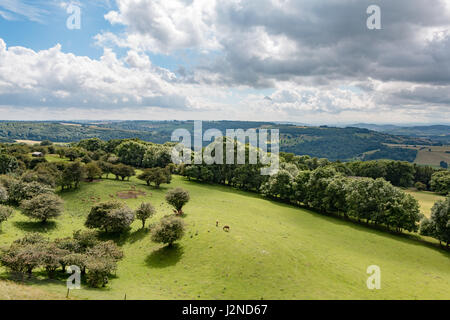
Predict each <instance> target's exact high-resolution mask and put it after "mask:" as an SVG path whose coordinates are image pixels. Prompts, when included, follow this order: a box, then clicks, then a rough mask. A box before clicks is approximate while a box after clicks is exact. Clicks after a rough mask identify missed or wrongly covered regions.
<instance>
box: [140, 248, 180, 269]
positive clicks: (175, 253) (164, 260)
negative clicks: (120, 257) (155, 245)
mask: <svg viewBox="0 0 450 320" xmlns="http://www.w3.org/2000/svg"><path fill="white" fill-rule="evenodd" d="M183 251H184V250H183V247H181V246H180V245H178V244H174V245H172V246H171V247H169V246H164V247H162V248H160V249H158V250H155V251H153V252H152V253H151V254H150V255H148V257H147V258H146V259H145V263H146V264H147V266H149V267H152V268H166V267H170V266H173V265H175V264H177V263H178V261H180V259H181V257H182V256H183Z"/></svg>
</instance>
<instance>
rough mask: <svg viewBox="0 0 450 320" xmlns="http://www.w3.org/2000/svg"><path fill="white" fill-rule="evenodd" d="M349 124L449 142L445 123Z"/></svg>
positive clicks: (448, 131)
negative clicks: (404, 124)
mask: <svg viewBox="0 0 450 320" xmlns="http://www.w3.org/2000/svg"><path fill="white" fill-rule="evenodd" d="M351 126H352V127H356V128H364V129H369V130H374V131H379V132H384V133H389V134H394V135H403V136H410V137H418V138H426V139H431V140H434V141H438V142H441V143H443V144H450V126H447V125H431V126H411V127H402V126H395V125H376V124H365V123H359V124H354V125H351Z"/></svg>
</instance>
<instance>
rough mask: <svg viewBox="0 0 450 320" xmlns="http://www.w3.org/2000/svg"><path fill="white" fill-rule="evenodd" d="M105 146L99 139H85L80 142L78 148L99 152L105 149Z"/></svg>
mask: <svg viewBox="0 0 450 320" xmlns="http://www.w3.org/2000/svg"><path fill="white" fill-rule="evenodd" d="M104 146H105V143H104V142H103V141H102V140H100V139H99V138H90V139H83V140H81V141H80V142H78V147H80V148H83V149H86V150H88V151H98V150H101V149H103V147H104Z"/></svg>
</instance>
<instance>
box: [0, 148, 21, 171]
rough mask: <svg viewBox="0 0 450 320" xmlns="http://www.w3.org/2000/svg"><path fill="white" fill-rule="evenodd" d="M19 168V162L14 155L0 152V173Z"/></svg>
mask: <svg viewBox="0 0 450 320" xmlns="http://www.w3.org/2000/svg"><path fill="white" fill-rule="evenodd" d="M18 168H19V162H18V161H17V159H16V158H15V157H13V156H10V155H7V154H4V153H0V174H7V173H10V172H14V171H16V170H17V169H18Z"/></svg>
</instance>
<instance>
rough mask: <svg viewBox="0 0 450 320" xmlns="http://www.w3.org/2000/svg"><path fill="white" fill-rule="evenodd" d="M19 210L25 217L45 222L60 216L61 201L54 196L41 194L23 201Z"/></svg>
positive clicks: (61, 209)
mask: <svg viewBox="0 0 450 320" xmlns="http://www.w3.org/2000/svg"><path fill="white" fill-rule="evenodd" d="M21 209H22V213H23V214H24V215H26V216H27V217H29V218H31V219H36V220H40V221H42V222H46V221H47V220H49V219H52V218H56V217H58V216H60V215H61V213H62V211H63V201H62V199H61V198H60V197H58V196H57V195H55V194H41V195H38V196H36V197H34V198H32V199H31V200H25V201H23V202H22V205H21Z"/></svg>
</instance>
